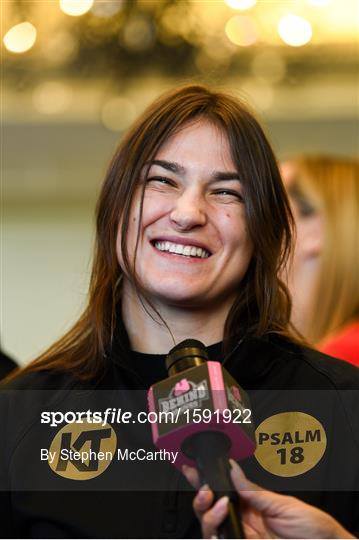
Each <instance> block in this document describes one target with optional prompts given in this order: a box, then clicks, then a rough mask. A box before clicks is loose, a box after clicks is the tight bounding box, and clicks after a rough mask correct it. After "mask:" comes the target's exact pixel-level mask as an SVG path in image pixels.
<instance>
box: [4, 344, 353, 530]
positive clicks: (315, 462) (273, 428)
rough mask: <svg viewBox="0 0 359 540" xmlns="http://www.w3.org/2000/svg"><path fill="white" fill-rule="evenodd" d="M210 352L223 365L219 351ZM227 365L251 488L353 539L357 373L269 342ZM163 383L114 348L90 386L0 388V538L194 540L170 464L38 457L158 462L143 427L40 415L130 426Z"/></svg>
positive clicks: (52, 383)
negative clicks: (90, 417)
mask: <svg viewBox="0 0 359 540" xmlns="http://www.w3.org/2000/svg"><path fill="white" fill-rule="evenodd" d="M208 349H209V353H210V358H211V359H213V360H220V359H221V358H222V354H221V346H220V345H215V346H212V347H209V348H208ZM223 364H224V367H225V368H226V369H227V370H228V371H229V372H230V373H231V374H232V376H233V377H234V378H235V379H236V380H237V381H238V383H239V384H240V385H241V386H242V387H243V388H244V389H245V390H246V391H247V393H248V395H249V397H250V400H251V406H252V411H253V419H254V422H255V425H256V426H257V442H258V450H257V452H256V456H252V457H251V458H248V459H247V460H245V461H243V462H242V463H241V465H242V467H243V469H244V471H245V472H246V474H247V476H248V477H249V479H251V480H252V481H254V482H256V483H257V484H259V485H261V486H263V487H267V488H269V489H273V490H277V491H279V492H283V493H288V494H291V495H294V496H296V497H298V498H300V499H303V500H305V501H306V502H309V503H310V504H313V505H315V506H317V507H320V508H322V509H324V510H325V511H327V512H328V513H330V514H331V515H333V516H334V517H335V518H336V519H338V520H339V521H340V522H341V523H342V525H343V526H345V527H346V528H347V529H348V530H349V531H351V532H353V533H354V534H355V533H356V534H358V532H359V369H357V368H355V367H354V366H352V365H349V364H347V363H345V362H343V361H339V360H334V359H332V358H330V357H328V356H325V355H323V354H320V353H318V352H315V351H312V350H310V349H306V348H303V347H300V346H298V345H295V344H293V343H291V342H289V341H287V340H285V339H284V338H281V337H278V336H274V335H272V336H266V337H264V338H246V339H244V340H241V341H240V342H239V343H238V344H237V346H236V347H235V348H234V349H233V350H232V352H231V354H229V355H228V356H227V357H226V358H225V359H224V360H223ZM165 377H167V373H166V370H165V367H164V355H145V354H139V353H127V354H125V353H124V351H123V350H122V349H121V348H120V347H119V346H115V347H114V349H113V351H112V354H111V355H109V357H108V358H107V359H106V373H105V376H104V377H103V378H102V379H101V380H100V381H96V383H93V384H91V383H86V384H85V383H80V382H78V381H76V380H74V379H73V378H72V377H71V376H70V375H69V374H61V373H54V372H41V373H32V374H28V375H26V376H22V377H19V378H18V379H16V380H15V381H14V382H13V383H12V384H11V385H8V386H7V387H6V388H5V389H3V390H2V392H1V394H0V398H1V401H0V406H1V416H0V422H1V440H0V452H1V460H0V487H1V490H2V491H1V498H2V501H1V508H2V509H3V510H5V511H3V512H2V513H3V518H2V522H1V533H2V534H1V536H2V537H9V536H13V537H35V538H77V537H88V538H91V537H92V538H131V537H132V538H183V537H187V538H190V537H195V538H196V537H200V528H199V525H198V522H197V520H196V518H195V516H194V514H193V511H192V507H191V504H192V499H193V490H192V488H191V487H190V486H189V485H188V484H187V482H186V480H185V479H184V477H183V476H182V475H181V474H180V473H179V472H178V471H177V470H176V468H175V467H174V466H173V465H171V464H170V463H169V462H168V461H162V460H160V459H157V460H156V461H149V460H148V459H147V458H146V459H145V460H143V461H142V460H141V459H140V458H139V459H138V460H136V459H134V460H133V461H122V460H120V459H116V456H117V454H116V453H115V452H114V453H113V455H114V457H113V459H110V458H109V459H105V460H103V461H101V463H100V462H99V461H96V460H95V462H94V463H91V464H90V462H88V463H85V464H79V463H78V462H75V460H73V461H71V459H70V461H69V460H66V459H65V460H62V461H61V462H60V460H57V462H56V460H55V462H54V465H53V466H52V468H51V466H50V465H49V463H48V460H47V459H44V460H43V461H42V460H41V458H40V456H41V449H45V450H46V449H47V450H49V449H50V451H51V449H52V450H54V449H55V450H56V449H59V448H60V446H61V448H64V447H66V448H67V449H72V450H74V449H77V450H79V449H81V451H82V450H83V448H85V446H84V445H87V446H86V448H87V449H91V448H94V449H97V450H101V451H102V450H104V451H106V450H108V451H109V450H111V449H112V450H114V448H115V449H116V452H117V450H118V449H122V451H125V449H128V451H129V452H131V451H132V452H136V451H137V450H138V449H142V450H143V452H142V454H144V453H145V452H154V451H155V450H156V449H155V448H154V447H153V444H152V436H151V426H150V424H149V423H144V424H139V423H138V422H137V421H133V422H132V421H131V422H129V423H116V422H112V423H111V422H109V423H107V425H105V426H95V427H94V428H92V427H91V426H89V424H84V425H81V424H76V425H75V424H71V426H69V425H68V424H67V423H66V422H64V423H61V424H59V425H58V426H57V427H51V426H50V425H49V424H44V423H41V414H42V413H44V412H51V411H56V412H61V411H62V412H63V413H65V412H68V411H72V412H74V411H87V410H91V411H92V412H93V411H104V410H105V409H107V408H109V407H110V408H111V407H114V408H116V409H118V408H121V409H122V411H131V413H132V415H133V416H132V418H137V416H136V415H137V414H138V413H139V412H141V411H146V410H147V403H146V393H147V392H146V391H147V389H148V388H149V386H150V385H151V384H153V383H154V382H156V381H158V380H161V379H164V378H165ZM289 413H291V414H289ZM74 426H76V427H74ZM74 429H77V431H76V433H75V431H74ZM92 430H94V431H92ZM56 445H57V446H56ZM59 445H60V446H59ZM142 454H141V457H143V455H142ZM133 455H135V454H133ZM146 456H147V454H146Z"/></svg>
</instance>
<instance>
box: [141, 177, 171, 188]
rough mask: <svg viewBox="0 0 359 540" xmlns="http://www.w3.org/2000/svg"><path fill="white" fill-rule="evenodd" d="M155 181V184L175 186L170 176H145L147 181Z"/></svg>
mask: <svg viewBox="0 0 359 540" xmlns="http://www.w3.org/2000/svg"><path fill="white" fill-rule="evenodd" d="M150 182H155V183H157V184H162V185H164V186H166V185H167V186H175V185H176V184H175V183H174V182H173V180H171V179H170V178H166V177H165V176H151V177H150V178H147V183H150Z"/></svg>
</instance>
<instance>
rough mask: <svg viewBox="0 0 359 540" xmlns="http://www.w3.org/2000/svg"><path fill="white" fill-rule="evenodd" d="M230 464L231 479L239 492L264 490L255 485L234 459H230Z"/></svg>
mask: <svg viewBox="0 0 359 540" xmlns="http://www.w3.org/2000/svg"><path fill="white" fill-rule="evenodd" d="M229 463H230V465H231V478H232V482H233V485H234V487H235V488H236V490H237V491H258V490H262V488H260V487H259V486H257V484H254V483H253V482H251V481H250V480H248V478H247V477H246V475H245V474H244V472H243V471H242V469H241V468H240V466H239V465H238V463H237V462H236V461H234V459H230V460H229Z"/></svg>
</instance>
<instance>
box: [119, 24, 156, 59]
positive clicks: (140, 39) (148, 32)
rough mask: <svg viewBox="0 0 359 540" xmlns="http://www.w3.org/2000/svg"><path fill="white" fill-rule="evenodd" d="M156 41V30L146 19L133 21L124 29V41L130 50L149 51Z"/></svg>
mask: <svg viewBox="0 0 359 540" xmlns="http://www.w3.org/2000/svg"><path fill="white" fill-rule="evenodd" d="M154 39H155V33H154V28H153V27H152V25H151V23H150V21H149V20H148V19H147V18H145V17H135V18H133V19H131V20H130V21H129V22H128V23H127V24H126V25H125V27H124V29H123V41H124V44H125V45H126V47H127V48H128V49H132V50H134V51H144V50H146V49H148V48H149V47H150V46H151V45H152V44H153V43H154Z"/></svg>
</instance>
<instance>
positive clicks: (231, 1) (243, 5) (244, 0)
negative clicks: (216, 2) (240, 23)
mask: <svg viewBox="0 0 359 540" xmlns="http://www.w3.org/2000/svg"><path fill="white" fill-rule="evenodd" d="M224 2H225V4H227V6H229V7H231V8H232V9H241V10H243V11H244V10H245V9H250V8H251V7H253V6H254V5H255V4H256V3H257V0H224Z"/></svg>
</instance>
